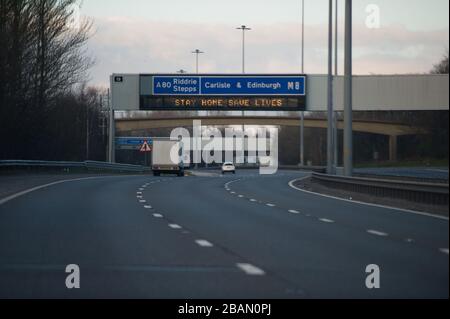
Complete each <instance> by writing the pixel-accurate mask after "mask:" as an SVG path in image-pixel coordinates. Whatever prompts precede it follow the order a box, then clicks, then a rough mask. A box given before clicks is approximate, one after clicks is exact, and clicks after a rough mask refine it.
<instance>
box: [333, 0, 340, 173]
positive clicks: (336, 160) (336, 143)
mask: <svg viewBox="0 0 450 319" xmlns="http://www.w3.org/2000/svg"><path fill="white" fill-rule="evenodd" d="M338 4H339V2H338V0H335V21H334V83H336V81H337V79H338V75H339V69H338V68H339V62H338V37H339V31H338V30H339V13H338V12H339V9H338ZM333 89H334V88H333ZM333 141H334V142H333V144H334V156H333V160H334V163H333V170H334V172H335V173H337V167H338V166H339V130H338V112H337V111H335V112H334V119H333Z"/></svg>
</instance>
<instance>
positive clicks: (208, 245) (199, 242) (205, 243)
mask: <svg viewBox="0 0 450 319" xmlns="http://www.w3.org/2000/svg"><path fill="white" fill-rule="evenodd" d="M195 242H196V243H197V245H199V246H200V247H205V248H211V247H214V245H213V244H211V243H210V242H209V241H207V240H204V239H199V240H196V241H195Z"/></svg>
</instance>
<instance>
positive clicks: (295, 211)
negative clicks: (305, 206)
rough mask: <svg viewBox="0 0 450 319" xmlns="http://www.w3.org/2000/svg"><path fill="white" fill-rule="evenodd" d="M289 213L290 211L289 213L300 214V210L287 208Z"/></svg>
mask: <svg viewBox="0 0 450 319" xmlns="http://www.w3.org/2000/svg"><path fill="white" fill-rule="evenodd" d="M289 213H291V214H300V212H299V211H298V210H295V209H291V210H289Z"/></svg>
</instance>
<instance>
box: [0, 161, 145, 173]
mask: <svg viewBox="0 0 450 319" xmlns="http://www.w3.org/2000/svg"><path fill="white" fill-rule="evenodd" d="M24 170H25V171H36V170H53V171H54V170H56V171H60V172H65V173H69V172H88V173H90V172H97V173H98V172H105V173H106V172H114V173H148V172H151V169H150V168H149V167H145V166H140V165H129V164H113V163H106V162H96V161H85V162H56V161H22V160H7V161H0V172H1V171H3V172H5V171H24Z"/></svg>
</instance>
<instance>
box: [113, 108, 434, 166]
mask: <svg viewBox="0 0 450 319" xmlns="http://www.w3.org/2000/svg"><path fill="white" fill-rule="evenodd" d="M194 120H200V121H202V125H203V126H231V125H247V126H250V125H254V126H287V127H299V126H300V120H299V118H296V117H292V116H291V117H288V116H244V117H243V116H225V115H222V116H217V115H215V116H211V115H209V116H206V115H204V116H188V117H170V118H168V117H142V118H121V119H116V132H117V135H118V136H132V135H133V132H136V131H145V130H149V129H163V128H176V127H185V128H189V127H192V122H193V121H194ZM304 124H305V127H306V128H321V129H326V128H327V125H328V123H327V120H326V119H320V118H306V119H305V121H304ZM337 126H338V129H340V130H343V129H344V123H343V121H342V120H340V121H338V125H337ZM353 130H354V131H355V132H361V133H370V134H378V135H385V136H388V137H389V159H390V160H392V161H395V160H396V159H397V138H398V137H399V136H405V135H417V134H426V133H427V132H426V131H424V130H423V129H421V128H417V127H413V126H410V125H407V124H402V123H389V122H376V121H358V120H355V121H354V122H353Z"/></svg>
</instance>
